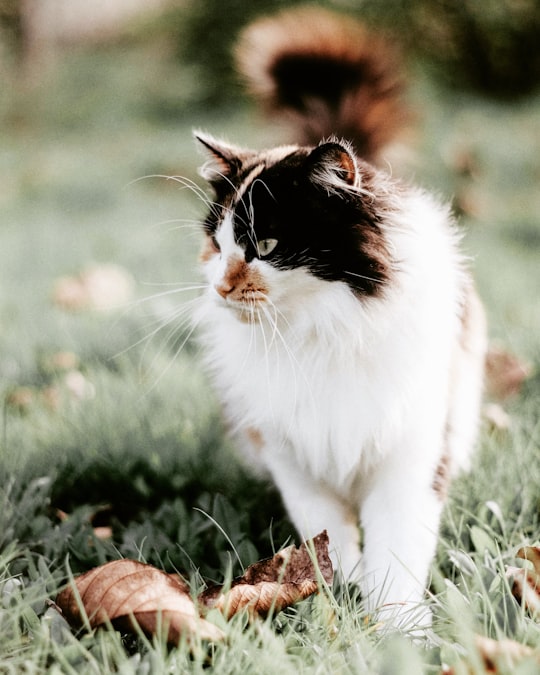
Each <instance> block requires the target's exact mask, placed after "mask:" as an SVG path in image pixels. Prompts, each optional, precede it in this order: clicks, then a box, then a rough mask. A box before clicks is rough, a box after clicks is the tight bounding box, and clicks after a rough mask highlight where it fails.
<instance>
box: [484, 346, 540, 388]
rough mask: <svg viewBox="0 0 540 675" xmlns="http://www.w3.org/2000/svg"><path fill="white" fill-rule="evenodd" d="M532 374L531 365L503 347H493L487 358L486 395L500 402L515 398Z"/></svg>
mask: <svg viewBox="0 0 540 675" xmlns="http://www.w3.org/2000/svg"><path fill="white" fill-rule="evenodd" d="M531 373H532V368H531V366H530V364H528V363H525V362H524V361H522V360H521V359H519V358H518V357H517V356H514V355H513V354H511V353H510V352H508V351H506V350H505V349H503V348H502V347H499V346H497V345H492V346H491V347H490V349H489V351H488V354H487V356H486V393H487V395H488V397H492V398H496V399H498V400H505V399H507V398H510V397H512V396H515V395H517V394H519V392H520V390H521V386H522V385H523V382H524V381H525V380H526V379H527V378H528V377H529V376H530V375H531Z"/></svg>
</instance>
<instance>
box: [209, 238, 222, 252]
mask: <svg viewBox="0 0 540 675" xmlns="http://www.w3.org/2000/svg"><path fill="white" fill-rule="evenodd" d="M210 241H211V242H212V246H213V247H214V248H215V249H216V251H221V247H220V245H219V242H218V240H217V239H216V237H215V235H214V236H212V237H210Z"/></svg>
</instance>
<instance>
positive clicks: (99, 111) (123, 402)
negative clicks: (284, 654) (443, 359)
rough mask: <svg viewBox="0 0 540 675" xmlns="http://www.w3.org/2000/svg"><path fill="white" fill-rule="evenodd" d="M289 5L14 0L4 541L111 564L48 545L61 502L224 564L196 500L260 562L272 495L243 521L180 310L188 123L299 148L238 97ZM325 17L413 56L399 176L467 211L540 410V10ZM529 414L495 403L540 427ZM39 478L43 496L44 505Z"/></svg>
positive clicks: (189, 217) (2, 137)
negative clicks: (241, 35)
mask: <svg viewBox="0 0 540 675" xmlns="http://www.w3.org/2000/svg"><path fill="white" fill-rule="evenodd" d="M292 4H294V3H292V2H291V1H290V0H287V1H285V0H273V1H271V0H265V1H264V2H256V3H255V2H251V3H250V2H245V0H100V1H98V0H94V1H93V2H87V1H86V0H0V396H1V397H2V400H3V402H4V405H3V421H2V434H1V438H0V442H1V446H0V447H1V451H0V458H1V460H2V461H1V464H2V467H3V470H4V471H5V470H7V471H8V472H9V473H10V474H11V476H12V482H11V483H9V485H11V488H10V490H11V492H9V491H8V493H6V494H7V497H6V496H5V495H4V506H3V508H0V512H2V517H3V519H4V520H3V522H2V527H0V543H1V541H2V537H3V538H4V541H10V540H11V539H15V538H17V539H19V540H20V541H27V542H34V543H33V544H32V546H34V547H37V549H39V550H41V551H50V556H51V557H52V558H54V559H57V560H60V559H61V558H62V555H61V554H62V551H63V550H64V549H65V548H66V547H68V548H69V550H70V551H72V553H73V555H75V556H76V557H77V556H78V559H79V560H81V567H84V566H88V564H89V561H92V562H96V561H97V559H99V556H102V558H103V556H105V555H106V553H103V550H102V549H100V548H99V546H97V545H96V543H95V542H94V544H93V547H89V546H88V545H87V543H86V539H85V540H84V541H83V540H81V539H80V538H79V539H77V541H76V542H75V543H74V541H72V540H71V539H70V538H69V537H67V538H65V537H64V538H63V539H62V540H61V541H59V540H54V537H53V535H52V530H51V532H50V533H49V534H50V538H51V541H52V542H53V543H54V546H53V544H46V543H44V541H45V540H44V539H43V537H41V534H40V532H41V530H40V529H39V528H42V529H43V527H44V525H43V521H40V520H39V518H37V515H36V514H39V513H42V511H43V503H45V502H46V503H47V504H49V505H53V506H54V507H55V509H59V510H60V511H55V510H54V509H53V511H47V518H48V519H49V520H48V521H47V522H48V523H49V525H50V523H51V522H53V523H57V524H58V522H61V523H62V525H61V527H63V528H66V527H67V528H68V529H69V527H70V526H69V525H66V524H65V523H66V521H65V519H63V520H62V518H60V517H59V516H58V513H74V512H77V509H78V508H80V505H81V504H85V503H87V504H92V505H94V507H92V508H91V509H90V511H88V508H89V507H85V508H86V509H87V510H86V511H85V514H86V516H84V518H82V516H81V518H82V521H76V522H85V523H88V522H90V520H89V516H88V512H91V513H92V514H93V515H92V518H94V516H96V514H98V515H99V514H100V513H101V516H99V518H102V520H103V519H104V520H105V521H106V523H107V524H108V525H110V524H111V523H112V525H113V526H114V527H115V528H117V530H115V537H116V539H115V540H116V545H117V546H119V547H120V548H119V549H118V550H121V551H122V553H123V554H124V555H129V554H130V552H131V553H132V554H136V553H137V546H139V545H140V546H142V544H140V542H141V541H143V540H144V541H146V549H145V551H149V550H152V551H154V553H152V555H155V556H157V557H158V558H159V556H160V555H162V554H163V556H165V555H167V556H169V558H168V559H170V556H171V555H172V553H171V551H172V550H175V551H176V554H175V555H177V556H178V560H177V561H176V562H175V564H178V565H179V566H182V565H183V566H184V567H185V566H186V565H188V564H189V560H190V559H195V560H200V558H201V553H200V551H202V550H203V549H204V550H205V551H206V553H205V555H206V557H207V561H209V562H208V565H209V566H210V567H211V566H212V564H213V565H214V568H215V569H217V568H219V566H220V564H221V563H220V562H219V560H218V558H219V556H222V555H225V553H224V550H225V548H226V547H225V544H224V540H220V541H219V542H218V541H217V540H216V536H215V535H216V531H215V529H212V527H210V526H209V525H208V522H207V521H206V520H204V518H203V517H202V516H200V514H199V515H197V514H196V513H194V512H193V510H192V507H193V505H194V504H195V505H198V506H199V507H200V508H201V509H204V510H205V511H206V512H207V513H210V514H214V516H215V517H216V520H218V521H219V522H220V523H222V524H227V528H226V529H227V531H228V532H229V535H230V537H231V538H232V539H233V540H234V542H235V545H236V546H237V548H238V550H240V551H242V545H244V546H245V550H246V551H247V553H246V559H250V560H253V559H255V558H256V554H257V551H254V550H253V546H254V545H256V546H259V544H260V542H261V541H262V539H263V538H264V539H265V542H266V544H265V545H264V546H263V545H262V544H260V545H261V546H262V549H261V550H262V551H263V552H268V537H267V535H266V534H265V533H266V528H267V527H268V523H269V521H270V520H271V519H272V518H274V521H273V522H274V525H273V526H274V528H279V522H281V521H279V518H276V517H275V501H272V499H275V498H272V496H271V493H266V492H264V491H263V489H262V488H261V486H256V487H253V488H252V497H253V502H252V503H253V504H256V505H257V506H256V507H254V508H253V509H250V508H248V507H246V497H245V495H246V494H247V493H248V492H249V489H250V488H249V487H248V485H251V483H249V484H248V482H246V481H247V479H245V477H244V476H243V474H242V472H241V469H240V468H238V466H237V465H236V464H235V463H234V462H231V461H230V460H229V457H230V454H228V452H229V450H228V446H227V442H226V441H225V440H224V438H223V433H222V428H221V422H220V417H219V410H218V407H217V405H216V404H215V401H214V399H213V397H212V394H211V390H210V388H209V387H208V386H207V383H206V380H205V379H204V375H203V374H202V373H201V369H200V367H199V365H198V351H197V347H196V343H195V342H194V341H193V340H192V339H191V334H190V329H189V326H188V322H187V319H186V314H185V313H184V310H183V307H185V309H186V311H187V309H188V304H189V303H190V302H191V303H195V302H196V297H197V293H198V289H197V288H192V286H197V284H198V283H200V282H199V276H198V272H197V251H198V247H199V234H198V228H197V220H198V219H199V218H200V217H201V216H202V215H203V213H204V204H203V202H202V200H201V198H200V196H199V195H198V194H197V190H196V189H195V190H191V189H189V187H188V186H189V184H190V181H193V182H194V183H195V184H197V185H202V181H201V180H200V179H199V178H198V176H197V166H198V165H199V164H200V163H201V157H200V156H199V155H198V153H197V150H196V148H195V145H194V143H193V140H192V131H191V130H192V129H193V128H197V127H199V128H204V129H207V130H208V131H211V132H213V133H215V134H216V135H222V136H225V137H227V138H228V139H230V140H231V141H234V142H236V143H238V144H243V145H248V146H249V145H251V146H254V147H263V146H266V145H271V144H273V143H275V142H279V141H282V140H289V139H288V137H287V132H286V130H285V129H281V128H279V127H276V126H272V125H270V124H269V122H268V121H266V120H264V119H263V118H262V117H260V116H259V113H258V112H256V111H255V110H254V109H253V107H252V105H251V103H250V102H249V101H248V100H247V99H246V98H245V97H244V93H243V90H242V86H241V83H240V82H239V81H238V79H237V78H236V76H235V74H234V72H233V69H232V59H231V46H232V45H233V43H234V41H235V39H236V36H237V34H238V32H239V30H240V29H241V28H242V27H243V26H244V25H245V24H246V23H247V22H249V21H250V20H252V19H253V18H254V17H255V16H256V15H259V14H263V13H266V12H272V11H276V10H279V9H282V8H286V7H289V6H291V5H292ZM319 4H321V5H324V6H326V7H330V8H333V9H335V10H336V11H341V12H348V13H350V14H351V15H353V16H356V17H360V18H362V19H363V20H364V21H366V22H367V23H369V24H370V25H372V26H373V28H374V30H380V31H383V32H385V33H386V34H387V35H388V36H389V39H391V40H393V41H395V42H396V43H398V44H399V45H400V46H401V48H402V50H403V55H404V56H403V58H404V61H405V62H406V65H407V69H408V71H409V75H410V90H409V99H410V100H409V103H410V106H411V109H412V110H413V112H414V114H415V119H416V128H415V134H414V139H413V141H412V143H411V150H410V155H409V160H408V163H407V167H406V169H405V172H404V173H405V175H406V177H407V178H412V179H414V180H415V181H416V182H418V183H420V184H422V185H424V186H426V187H428V188H430V189H432V190H434V191H436V192H437V193H439V194H440V195H441V196H442V198H444V199H446V200H450V201H452V202H453V204H454V207H455V209H456V211H457V213H458V214H459V216H460V219H461V220H460V222H462V224H463V232H464V236H465V246H466V249H467V251H468V253H469V254H470V256H471V259H473V261H474V267H475V272H476V276H477V279H478V283H479V287H480V291H481V294H482V297H483V298H484V300H485V302H486V305H487V309H488V314H489V319H490V331H491V335H492V338H493V339H494V340H495V341H498V342H499V343H500V344H501V345H502V348H503V349H508V350H509V351H511V352H512V353H514V354H517V355H518V357H519V358H520V359H522V360H523V361H524V362H526V363H527V364H530V368H529V369H528V370H527V372H530V373H533V374H532V375H531V377H530V378H529V380H528V383H527V385H526V386H527V389H526V392H525V397H524V399H527V400H531V401H533V402H534V401H536V403H535V404H534V405H536V406H537V403H538V394H539V391H540V381H539V379H538V376H537V375H534V373H535V372H536V373H537V372H538V367H537V366H538V364H539V362H540V293H539V289H540V265H539V253H540V216H539V214H540V190H539V181H540V91H539V85H540V7H539V2H538V0H483V2H481V3H480V2H477V1H475V0H409V1H407V0H384V1H382V0H364V1H360V0H359V1H357V2H354V1H353V0H334V1H333V2H332V1H330V0H328V1H327V2H324V3H323V2H321V3H319ZM168 176H182V177H184V178H183V179H182V181H175V180H169V179H167V177H168ZM535 367H536V368H535ZM524 399H512V400H511V401H509V402H508V403H507V402H505V411H503V412H506V413H508V412H509V413H510V414H512V415H516V416H519V415H521V416H522V417H523V418H524V419H525V422H526V424H531V425H532V424H533V421H534V419H537V415H536V413H534V414H533V413H532V412H531V411H532V410H533V407H534V406H532V407H531V406H529V407H528V408H527V407H526V406H525V407H524V406H523V400H524ZM531 405H532V404H531ZM536 410H537V408H536ZM520 411H521V412H520ZM505 424H507V422H506V421H505V418H503V421H502V422H501V425H502V426H503V427H504V425H505ZM497 443H499V444H501V443H502V445H503V446H504V447H506V446H509V445H511V444H512V441H511V439H509V438H507V439H506V440H504V439H503V440H501V439H500V438H499V439H498V440H497ZM497 447H499V446H497ZM494 470H495V469H494ZM37 480H41V483H36V482H35V481H37ZM494 480H495V479H494V477H493V475H491V476H490V477H489V476H488V477H486V481H485V486H486V491H488V488H489V487H490V486H491V485H493V484H494V482H493V481H494ZM32 481H34V482H32ZM239 482H241V485H242V490H243V491H244V496H243V498H239V497H236V496H235V495H237V494H238V489H237V488H238V485H239V484H240V483H239ZM4 484H7V483H4ZM27 485H32V486H33V488H32V489H33V490H38V488H39V490H41V492H39V490H38V493H39V494H41V495H42V496H43V495H45V497H43V499H41V501H39V500H38V501H36V500H34V501H32V499H33V498H31V497H30V496H28V494H26V493H25V492H24V491H25V489H26V486H27ZM36 486H38V487H36ZM218 493H219V495H221V497H219V499H221V501H219V499H217V497H216V495H218ZM265 494H268V495H269V496H268V497H267V498H268V499H269V500H270V502H268V503H270V504H273V506H272V508H271V509H268V511H267V512H266V513H265V509H264V503H265V502H264V495H265ZM463 494H464V495H465V491H464V493H463ZM471 494H473V493H471V492H469V493H467V499H468V500H469V502H470V500H471ZM486 494H488V492H486ZM25 495H26V496H25ZM261 495H263V496H261ZM474 495H475V497H474V499H478V500H479V501H480V500H481V499H482V489H481V487H478V485H476V487H475V491H474ZM510 498H511V496H509V497H508V499H510ZM216 499H217V501H216ZM242 499H243V501H242ZM8 503H12V504H13V503H17V505H18V506H17V511H15V510H13V509H12V510H11V511H10V509H8V507H7V504H8ZM103 504H106V505H107V509H106V513H107V516H106V517H105V516H103V511H100V510H99V509H97V508H95V505H103ZM24 505H26V506H24ZM0 506H1V504H0ZM469 507H470V509H471V512H472V511H473V510H474V507H473V505H472V504H470V503H469ZM100 508H101V507H100ZM25 509H26V511H25ZM21 512H26V513H27V515H28V517H27V518H22V519H21V517H20V513H21ZM150 513H151V514H154V515H149V514H150ZM218 513H219V518H218V515H216V514H218ZM10 514H11V515H10ZM141 514H145V515H141ZM155 514H157V515H155ZM171 514H172V515H171ZM179 514H183V520H182V518H180V516H179ZM87 516H88V517H87ZM58 518H60V521H59V520H58ZM85 518H86V520H85ZM51 519H52V520H51ZM152 519H154V520H152ZM257 519H259V520H257ZM34 521H35V522H37V523H38V525H33V524H32V523H33V522H34ZM248 521H249V522H248ZM70 522H73V520H72V521H70ZM152 522H154V524H155V523H156V522H158V523H159V526H155V527H153V526H152ZM179 522H180V524H179ZM284 522H285V521H284ZM128 523H129V525H128ZM205 523H206V525H205ZM47 527H48V526H47ZM283 527H284V528H285V529H284V532H290V531H291V529H290V526H288V525H287V524H286V523H285V524H284V525H283ZM171 528H172V529H171ZM182 528H183V529H182ZM186 528H187V529H186ZM190 528H191V529H190ZM205 528H206V529H205ZM287 528H288V529H287ZM188 530H189V537H188V536H187V534H186V533H187V531H188ZM69 532H70V533H71V534H70V537H71V536H73V537H75V538H76V535H77V529H76V527H75V526H73V527H72V529H71V530H69ZM128 532H129V533H130V536H129V537H128V535H127V533H128ZM64 534H65V530H64ZM285 538H286V534H283V537H280V536H277V535H276V541H277V542H278V544H280V543H281V542H282V541H284V540H285ZM217 539H219V536H218V537H217ZM120 541H122V542H123V543H122V544H120V543H118V542H120ZM179 541H180V542H184V543H183V546H184V548H183V549H182V550H180V549H179V548H178V542H179ZM188 541H189V542H190V543H189V544H188V543H186V542H188ZM36 542H40V543H36ZM130 542H131V543H130ZM133 542H139V543H138V544H136V543H133ZM100 546H106V544H100ZM190 546H191V549H190V548H189V547H190ZM198 546H199V547H200V550H199V549H197V547H198ZM40 547H41V548H40ZM48 547H49V548H48ZM130 547H131V548H130ZM212 547H213V548H212ZM250 547H251V548H250ZM265 547H266V548H265ZM37 549H36V550H37ZM210 549H212V550H214V551H215V559H214V560H213V562H212V561H211V560H210V558H208V555H209V554H208V550H210ZM111 550H112V549H111ZM197 551H199V552H197ZM110 552H111V551H109V553H110ZM156 552H157V553H156ZM166 552H167V553H166ZM248 554H249V555H248ZM85 556H86V557H85Z"/></svg>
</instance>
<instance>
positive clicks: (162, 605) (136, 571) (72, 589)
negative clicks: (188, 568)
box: [56, 560, 223, 644]
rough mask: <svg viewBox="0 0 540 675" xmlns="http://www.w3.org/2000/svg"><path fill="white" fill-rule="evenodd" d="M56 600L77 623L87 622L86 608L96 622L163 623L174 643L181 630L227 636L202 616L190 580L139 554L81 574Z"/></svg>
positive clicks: (148, 628)
mask: <svg viewBox="0 0 540 675" xmlns="http://www.w3.org/2000/svg"><path fill="white" fill-rule="evenodd" d="M56 604H57V605H58V607H59V608H60V609H61V611H62V613H63V615H64V616H65V618H66V619H67V621H68V622H69V623H70V624H71V625H73V626H75V627H81V626H83V625H84V624H85V619H84V614H85V615H86V616H87V617H88V621H89V624H90V627H91V628H96V627H98V626H100V625H102V624H104V623H106V622H107V621H110V622H111V623H112V624H113V625H114V626H116V627H118V628H123V629H126V630H133V629H134V622H135V623H136V624H138V625H139V626H140V628H141V629H142V630H143V632H144V633H146V634H147V635H153V634H155V632H156V631H157V629H158V627H159V626H160V625H162V626H163V627H167V630H168V633H167V641H168V642H169V643H173V644H174V643H177V642H178V640H179V639H180V636H181V635H187V636H188V638H189V637H190V636H193V635H198V636H199V637H201V638H202V639H204V640H211V641H217V640H221V639H222V638H223V633H222V631H221V630H220V629H219V628H217V627H216V626H214V624H212V623H210V622H208V621H206V620H205V619H202V618H201V617H200V616H199V613H198V611H197V609H196V607H195V604H194V603H193V600H192V599H191V597H190V595H189V589H188V587H187V586H186V585H185V584H184V583H182V582H180V580H179V579H178V578H176V577H173V576H171V575H168V574H165V573H164V572H162V571H161V570H158V569H156V568H155V567H152V566H151V565H145V564H144V563H140V562H137V561H135V560H115V561H113V562H110V563H106V564H105V565H101V566H100V567H96V568H94V569H93V570H90V571H89V572H86V574H83V575H81V576H79V577H77V578H76V579H75V580H74V585H70V586H68V587H67V588H66V589H64V590H63V591H62V592H61V593H60V594H59V595H58V597H57V599H56ZM81 607H82V608H84V610H83V611H84V614H83V613H82V612H81Z"/></svg>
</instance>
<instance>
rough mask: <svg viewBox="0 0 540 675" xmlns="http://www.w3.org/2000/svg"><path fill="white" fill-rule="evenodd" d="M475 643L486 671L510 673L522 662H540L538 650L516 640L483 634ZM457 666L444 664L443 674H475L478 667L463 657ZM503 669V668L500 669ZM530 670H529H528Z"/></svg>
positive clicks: (477, 636) (476, 636)
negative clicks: (495, 637)
mask: <svg viewBox="0 0 540 675" xmlns="http://www.w3.org/2000/svg"><path fill="white" fill-rule="evenodd" d="M474 644H475V646H476V649H477V651H478V654H479V655H480V658H481V659H482V662H483V666H484V669H485V670H482V672H485V673H508V672H513V670H514V669H515V668H516V667H517V666H518V665H519V664H521V663H522V662H524V661H526V662H528V663H540V654H539V652H538V650H533V649H531V647H527V645H523V644H520V643H519V642H515V641H514V640H493V639H491V638H488V637H484V636H483V635H475V636H474ZM456 666H457V667H456V668H453V667H449V666H444V667H443V668H442V670H441V675H457V674H458V673H460V674H461V675H466V674H469V673H470V675H474V674H475V673H477V672H478V668H477V667H475V666H473V665H471V664H470V663H467V662H466V661H465V660H464V659H461V660H460V661H459V662H458V663H457V664H456ZM500 669H502V670H500ZM527 672H529V671H527Z"/></svg>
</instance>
